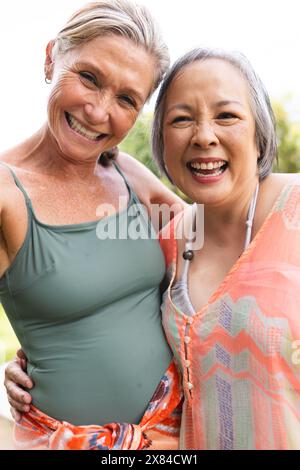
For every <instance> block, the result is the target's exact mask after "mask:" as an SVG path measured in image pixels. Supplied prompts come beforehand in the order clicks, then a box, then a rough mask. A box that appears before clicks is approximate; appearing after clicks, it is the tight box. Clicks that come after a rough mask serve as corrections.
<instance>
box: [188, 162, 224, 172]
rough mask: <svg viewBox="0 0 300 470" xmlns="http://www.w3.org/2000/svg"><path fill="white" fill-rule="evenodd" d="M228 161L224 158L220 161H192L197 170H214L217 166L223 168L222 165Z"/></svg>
mask: <svg viewBox="0 0 300 470" xmlns="http://www.w3.org/2000/svg"><path fill="white" fill-rule="evenodd" d="M224 163H226V162H225V161H223V160H220V161H219V162H209V163H198V162H194V163H191V167H192V168H194V169H195V170H214V169H217V168H221V166H223V165H224Z"/></svg>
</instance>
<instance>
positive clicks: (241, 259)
mask: <svg viewBox="0 0 300 470" xmlns="http://www.w3.org/2000/svg"><path fill="white" fill-rule="evenodd" d="M298 176H299V175H296V177H298ZM296 177H295V178H291V179H290V180H289V181H287V182H286V183H285V184H284V185H283V188H282V189H281V191H280V193H279V195H278V196H277V198H276V200H275V202H274V204H273V206H272V208H271V210H270V212H269V214H268V215H267V217H266V218H265V220H264V222H263V223H262V225H261V227H260V229H259V230H258V232H257V233H256V235H255V237H254V238H253V240H252V241H251V242H250V244H249V246H248V248H247V249H246V250H244V251H243V253H242V254H241V256H240V257H239V258H238V259H237V260H236V262H235V263H234V265H233V266H232V267H231V269H230V270H229V271H228V273H227V274H226V276H225V277H224V279H223V281H222V282H221V284H220V285H219V287H218V288H217V290H216V291H214V292H213V294H212V295H211V296H210V297H209V299H208V301H207V302H206V304H205V305H203V307H201V308H200V310H195V308H194V306H193V309H194V310H195V313H194V315H192V316H191V315H187V314H186V313H184V312H182V311H181V310H180V309H179V308H178V307H177V306H176V305H175V304H174V302H173V300H172V295H171V290H172V287H173V285H174V280H175V277H176V274H177V261H178V256H179V253H178V244H177V241H176V237H175V230H176V228H177V226H178V224H179V223H180V222H181V220H182V218H183V215H184V214H183V213H182V215H181V217H180V218H179V220H178V221H177V224H176V226H175V223H174V237H173V243H174V247H173V248H174V252H173V257H172V259H173V263H174V268H173V272H172V279H171V282H170V284H169V287H168V300H169V302H170V303H171V305H172V306H173V308H174V309H175V310H176V311H177V312H178V313H180V315H182V316H183V317H184V318H186V319H188V318H193V319H196V318H199V317H201V316H202V315H203V314H205V312H206V311H207V309H208V308H209V306H210V305H211V304H212V303H214V302H215V301H216V300H217V299H218V298H219V297H221V294H223V293H224V292H223V291H224V288H225V286H226V285H227V283H228V281H229V280H230V279H231V278H232V276H233V275H234V273H235V272H236V271H237V269H238V268H239V267H240V265H241V264H242V263H243V262H244V260H245V258H247V257H248V256H249V255H250V254H251V253H252V251H253V250H254V249H255V247H256V245H257V243H258V241H259V240H260V238H261V235H262V234H263V232H264V231H265V230H266V228H267V227H268V225H269V223H270V221H271V218H272V216H273V214H274V213H275V212H276V208H277V206H278V204H279V201H280V200H281V198H282V196H283V194H284V193H285V192H286V191H287V189H288V187H289V186H291V187H292V183H293V182H294V180H295V179H296ZM192 305H193V304H192Z"/></svg>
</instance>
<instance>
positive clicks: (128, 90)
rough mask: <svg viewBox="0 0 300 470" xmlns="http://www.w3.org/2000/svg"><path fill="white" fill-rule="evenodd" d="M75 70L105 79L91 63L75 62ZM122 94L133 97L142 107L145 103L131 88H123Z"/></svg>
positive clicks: (140, 95)
mask: <svg viewBox="0 0 300 470" xmlns="http://www.w3.org/2000/svg"><path fill="white" fill-rule="evenodd" d="M76 66H77V68H87V69H90V70H91V71H93V72H94V73H95V74H96V75H98V76H99V77H100V78H105V75H104V74H103V73H102V72H101V70H100V69H98V67H97V66H95V65H94V64H93V63H92V62H84V61H82V62H77V64H76ZM123 92H124V93H128V94H131V95H133V96H134V98H135V99H136V100H137V101H140V104H141V105H142V104H143V103H144V101H145V99H144V98H143V96H142V94H140V93H139V92H138V91H137V90H134V89H133V88H126V87H125V88H124V89H123Z"/></svg>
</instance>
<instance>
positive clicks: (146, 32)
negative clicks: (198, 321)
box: [0, 0, 182, 449]
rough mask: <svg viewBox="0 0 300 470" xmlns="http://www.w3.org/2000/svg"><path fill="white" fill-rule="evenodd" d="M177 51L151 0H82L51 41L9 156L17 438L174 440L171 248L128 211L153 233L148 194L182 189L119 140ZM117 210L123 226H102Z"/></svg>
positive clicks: (7, 260) (5, 287)
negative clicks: (29, 112)
mask: <svg viewBox="0 0 300 470" xmlns="http://www.w3.org/2000/svg"><path fill="white" fill-rule="evenodd" d="M168 65H169V55H168V50H167V47H166V46H165V44H164V42H163V41H162V38H161V36H160V33H159V30H158V28H157V25H156V23H155V21H154V20H153V18H152V16H151V15H150V13H149V12H148V11H147V9H145V8H144V7H142V6H138V5H136V4H134V3H133V2H130V1H128V0H110V1H106V0H103V1H99V2H95V3H91V4H88V5H86V6H85V7H83V8H82V9H80V10H79V11H78V12H76V13H75V14H74V15H73V16H72V18H71V19H70V20H69V21H68V23H67V24H66V26H65V27H64V28H63V29H62V30H61V31H60V33H59V34H58V35H57V37H56V38H55V39H54V40H53V41H50V42H49V44H48V47H47V53H46V61H45V78H46V82H47V83H49V84H51V91H50V96H49V100H48V119H47V122H46V123H45V124H44V126H43V127H42V128H41V129H40V130H39V131H38V132H37V133H36V134H34V135H33V136H31V137H29V138H28V139H27V140H26V141H25V142H23V143H21V144H19V145H18V146H16V147H15V148H14V149H12V150H9V151H7V152H5V153H4V154H2V156H1V165H0V186H1V194H0V210H1V213H0V215H1V237H0V271H1V279H0V299H1V302H2V304H3V306H4V309H5V311H6V314H7V316H8V318H9V320H10V322H11V324H12V326H13V328H14V330H15V332H16V334H17V336H18V338H19V341H20V343H21V346H22V349H23V351H24V352H25V354H26V356H27V358H28V368H27V372H28V374H29V378H27V377H26V376H25V374H23V375H22V373H21V375H20V371H18V370H17V369H16V365H13V366H11V367H10V368H8V370H7V373H6V386H7V390H8V391H9V393H10V403H11V405H12V406H17V402H18V399H19V398H20V393H19V392H20V390H19V389H17V388H16V387H15V385H14V384H13V380H11V379H15V378H17V382H18V383H20V384H21V385H23V386H24V388H25V389H26V391H22V392H21V393H22V395H23V397H22V399H25V401H26V402H27V405H25V406H24V407H23V408H22V409H23V410H24V411H25V413H24V415H23V416H22V418H21V420H20V422H19V423H18V424H17V427H16V441H17V446H18V448H21V449H22V448H35V449H143V448H147V447H149V446H150V445H151V448H161V447H162V448H176V447H177V444H178V429H179V422H180V414H179V413H177V406H179V405H180V401H181V396H180V390H179V387H178V374H177V372H176V368H175V366H174V364H173V361H172V353H171V351H170V349H169V347H168V345H167V343H166V340H165V336H164V333H163V329H162V325H161V317H160V301H161V298H160V290H159V285H160V282H161V280H162V278H163V276H164V272H165V262H164V258H163V254H162V251H161V249H160V246H159V243H158V241H157V240H156V239H154V238H151V237H150V238H144V237H140V238H135V239H132V237H130V232H129V231H130V227H131V222H132V223H133V224H135V226H137V225H138V226H139V227H141V230H142V232H143V231H144V232H146V233H148V229H150V228H151V223H150V220H149V214H150V212H151V204H153V203H166V204H169V205H171V206H172V205H173V204H174V203H177V208H178V209H181V208H182V203H181V202H180V200H179V199H178V198H177V197H176V196H175V195H173V193H171V192H170V191H169V190H167V189H166V188H165V187H164V186H163V185H162V184H161V183H160V182H159V180H157V179H156V178H155V177H154V176H153V175H152V174H151V173H150V172H149V171H148V170H146V169H145V168H144V167H143V165H141V164H139V163H137V162H136V161H135V160H134V159H133V158H131V157H130V156H128V155H125V154H121V153H120V154H119V155H117V154H116V152H114V151H113V149H114V148H115V147H116V146H117V145H118V144H119V143H120V142H121V140H122V139H123V138H124V137H125V136H126V134H127V133H128V131H129V130H130V129H131V128H132V126H133V125H134V123H135V121H136V118H137V117H138V115H139V113H140V111H141V110H142V108H143V105H144V103H145V102H146V101H147V100H148V98H149V97H150V95H151V94H152V93H153V91H154V90H155V89H156V88H157V86H158V84H159V82H160V81H161V79H162V77H163V75H164V73H165V71H166V69H167V68H168ZM114 153H115V155H114ZM100 155H101V157H100V159H99V156H100ZM112 157H114V158H112ZM140 202H141V203H143V206H144V207H146V209H147V210H146V211H142V210H140V208H139V205H140ZM178 203H179V204H178ZM108 222H110V223H112V225H114V226H115V227H117V228H118V230H119V231H120V234H122V236H121V235H118V233H119V232H117V233H116V235H114V236H113V237H108V238H107V239H102V238H101V237H100V236H97V235H99V233H100V232H103V230H102V229H103V226H105V224H107V223H108ZM104 231H105V230H104ZM124 233H125V236H124ZM10 374H11V375H10ZM33 383H34V384H35V387H34V388H33V389H32V390H31V396H32V400H33V402H32V403H33V404H32V406H31V407H29V403H30V400H31V397H30V395H29V394H28V393H27V391H28V388H31V387H32V386H33ZM151 397H153V399H151ZM149 402H150V404H149ZM129 423H130V424H129ZM161 430H163V431H161Z"/></svg>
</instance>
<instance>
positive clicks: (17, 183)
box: [0, 162, 32, 209]
mask: <svg viewBox="0 0 300 470" xmlns="http://www.w3.org/2000/svg"><path fill="white" fill-rule="evenodd" d="M0 165H2V166H4V167H5V168H7V169H8V170H9V172H10V174H11V175H12V177H13V179H14V182H15V183H16V186H17V187H18V188H19V190H20V191H21V192H22V193H23V195H24V198H25V201H26V204H27V206H29V207H30V208H31V209H32V205H31V200H30V197H29V196H28V194H27V192H26V190H25V189H24V187H23V185H22V183H21V182H20V180H19V178H18V177H17V175H16V174H15V172H14V171H13V169H12V168H11V167H10V166H9V165H7V163H4V162H0Z"/></svg>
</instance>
